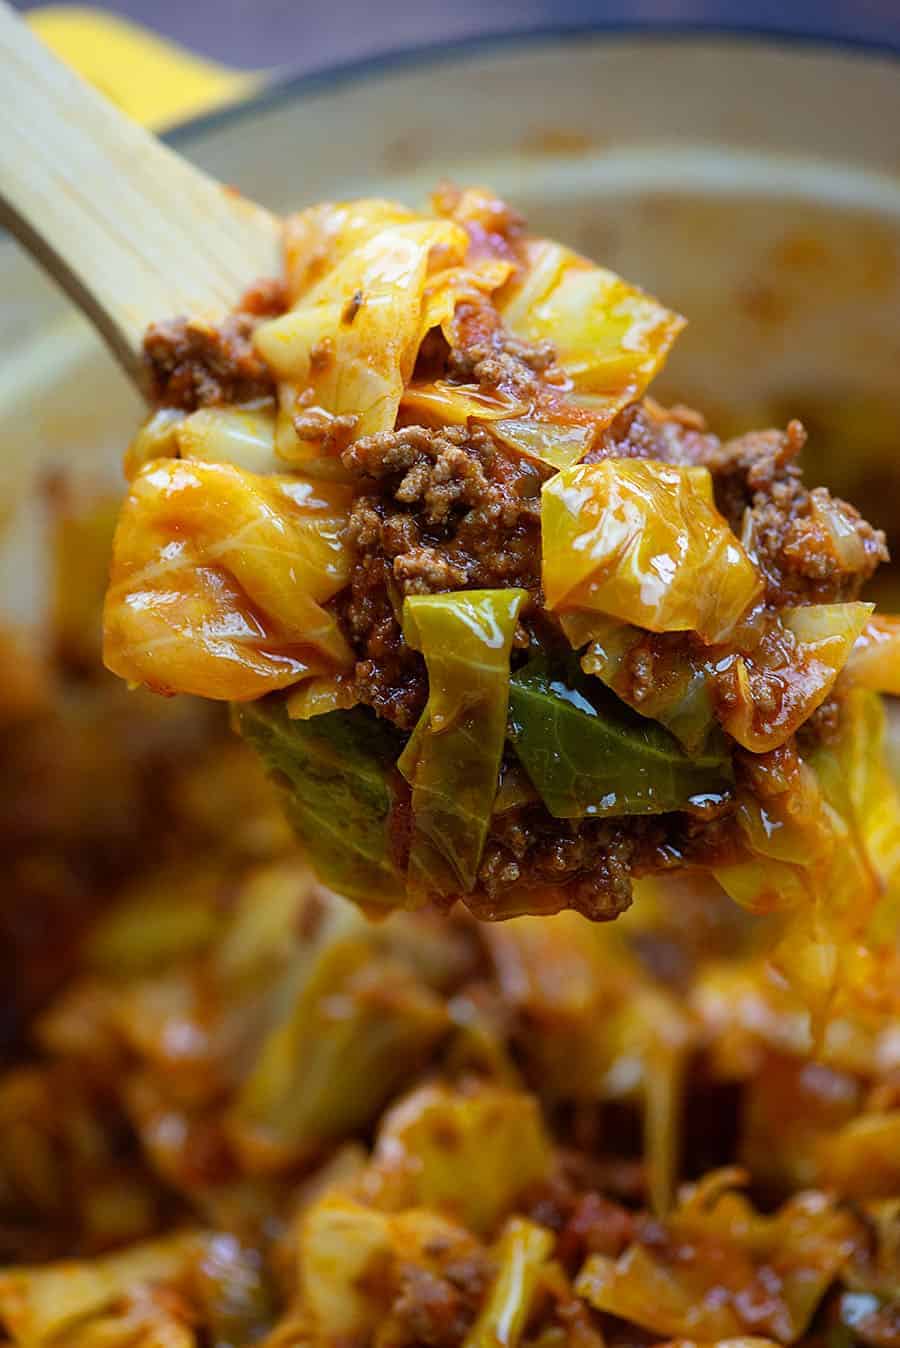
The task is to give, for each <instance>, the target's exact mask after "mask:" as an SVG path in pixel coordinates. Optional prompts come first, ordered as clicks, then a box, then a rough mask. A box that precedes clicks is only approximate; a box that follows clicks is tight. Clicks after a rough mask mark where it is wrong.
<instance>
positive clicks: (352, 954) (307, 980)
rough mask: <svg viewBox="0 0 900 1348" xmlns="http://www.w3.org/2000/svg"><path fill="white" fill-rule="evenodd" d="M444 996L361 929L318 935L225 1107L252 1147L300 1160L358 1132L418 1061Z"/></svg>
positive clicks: (444, 1019) (436, 1026) (438, 1028)
mask: <svg viewBox="0 0 900 1348" xmlns="http://www.w3.org/2000/svg"><path fill="white" fill-rule="evenodd" d="M448 1023H449V1021H448V1016H447V1012H446V1008H445V1005H444V1002H443V1001H442V1000H441V999H440V998H439V997H437V996H436V995H435V994H434V993H433V992H431V990H430V989H429V988H427V987H425V985H424V984H422V983H421V982H419V980H418V979H416V978H415V977H414V975H413V974H412V972H411V971H410V970H409V969H408V968H406V967H404V965H403V964H401V963H400V962H399V961H396V960H392V959H389V958H384V957H380V956H379V955H378V954H376V953H375V952H374V951H373V948H372V943H371V941H369V940H368V939H367V938H366V934H365V933H364V932H363V933H359V932H357V933H356V934H352V933H351V934H350V935H348V936H342V935H341V934H340V932H338V934H337V937H336V939H333V940H330V941H326V942H325V943H324V944H323V948H322V949H321V950H320V951H318V952H317V954H316V956H315V958H314V960H313V962H312V967H311V968H309V969H304V970H303V976H302V978H301V980H300V983H299V986H298V987H297V988H296V990H295V995H294V998H293V1004H292V1006H291V1009H290V1013H289V1014H288V1016H287V1017H286V1018H285V1020H284V1021H282V1022H281V1023H280V1024H278V1025H277V1026H276V1027H275V1029H274V1030H273V1031H272V1032H271V1034H270V1035H269V1036H268V1037H267V1038H266V1040H265V1041H264V1043H263V1045H262V1047H261V1049H260V1052H259V1054H258V1056H257V1059H256V1061H255V1063H254V1064H253V1066H252V1067H251V1069H250V1071H249V1074H248V1076H247V1078H246V1080H245V1081H244V1082H243V1084H242V1086H241V1089H240V1091H239V1093H238V1096H237V1099H236V1101H235V1103H234V1105H233V1107H232V1110H231V1113H230V1123H231V1125H232V1127H233V1128H236V1129H238V1130H239V1133H240V1135H241V1136H242V1137H245V1138H246V1139H247V1140H248V1141H249V1143H250V1145H251V1146H252V1147H253V1148H254V1150H255V1149H256V1148H258V1147H260V1146H262V1147H263V1148H264V1149H265V1151H266V1152H267V1153H268V1154H269V1155H270V1157H273V1158H277V1161H278V1163H279V1164H285V1163H287V1162H299V1161H309V1160H310V1159H312V1158H313V1157H314V1156H317V1155H321V1154H322V1153H323V1152H324V1150H325V1148H326V1147H327V1146H328V1144H330V1143H333V1142H335V1141H339V1140H340V1139H341V1138H345V1137H350V1136H352V1135H353V1134H354V1133H355V1132H358V1131H361V1130H362V1129H364V1128H367V1127H368V1126H369V1125H370V1124H371V1123H372V1121H373V1120H374V1119H375V1118H376V1117H377V1115H378V1113H379V1111H380V1110H381V1109H382V1108H383V1106H384V1105H385V1104H386V1103H387V1101H388V1100H389V1099H390V1098H391V1096H392V1095H393V1094H395V1093H396V1091H397V1090H398V1089H399V1088H400V1087H402V1086H403V1085H405V1084H406V1083H407V1082H408V1081H410V1080H411V1079H412V1078H413V1077H414V1076H415V1073H416V1072H417V1071H419V1070H421V1068H422V1067H423V1066H424V1065H425V1063H426V1062H427V1061H428V1056H429V1053H430V1051H431V1050H432V1049H433V1048H434V1046H435V1045H436V1043H437V1041H438V1039H439V1038H440V1037H441V1036H442V1035H443V1034H444V1032H445V1030H446V1028H447V1026H448Z"/></svg>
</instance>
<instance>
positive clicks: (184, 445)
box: [175, 407, 279, 473]
mask: <svg viewBox="0 0 900 1348" xmlns="http://www.w3.org/2000/svg"><path fill="white" fill-rule="evenodd" d="M175 441H176V444H177V447H178V450H179V452H180V455H181V457H182V458H183V459H198V460H200V461H201V462H203V463H231V464H233V465H234V466H235V468H244V469H246V470H247V472H250V473H274V472H276V471H277V469H278V467H279V464H278V459H277V458H276V457H275V412H274V409H273V408H271V407H199V408H198V409H197V411H196V412H192V413H191V415H190V416H189V417H185V419H184V421H182V422H180V423H179V425H178V426H177V428H176V430H175Z"/></svg>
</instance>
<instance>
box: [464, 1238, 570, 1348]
mask: <svg viewBox="0 0 900 1348" xmlns="http://www.w3.org/2000/svg"><path fill="white" fill-rule="evenodd" d="M554 1244H555V1238H554V1235H553V1232H552V1231H548V1230H547V1228H546V1227H544V1226H538V1225H537V1223H536V1222H530V1221H527V1220H526V1219H525V1218H524V1217H512V1218H510V1220H509V1222H507V1224H506V1227H505V1229H504V1231H503V1234H502V1236H501V1237H500V1240H499V1241H498V1242H497V1248H496V1251H495V1257H496V1260H497V1265H498V1268H497V1275H496V1277H495V1278H494V1282H493V1284H492V1286H491V1287H490V1289H489V1291H488V1294H487V1298H486V1300H485V1303H484V1306H483V1307H482V1309H481V1312H480V1314H479V1316H478V1319H477V1320H476V1321H475V1323H474V1325H473V1326H472V1328H471V1329H470V1330H469V1332H468V1334H467V1335H466V1337H465V1339H464V1340H463V1348H497V1345H498V1344H501V1345H503V1348H516V1345H517V1344H518V1343H519V1342H520V1341H521V1338H522V1335H523V1334H524V1332H525V1328H526V1326H527V1324H528V1317H529V1316H530V1315H531V1312H532V1310H533V1309H534V1304H535V1300H536V1298H537V1294H538V1291H539V1287H540V1278H541V1270H542V1268H543V1267H544V1265H545V1264H546V1262H547V1260H548V1259H549V1258H550V1255H551V1254H552V1252H553V1246H554Z"/></svg>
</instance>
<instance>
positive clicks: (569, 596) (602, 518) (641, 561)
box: [541, 459, 762, 642]
mask: <svg viewBox="0 0 900 1348" xmlns="http://www.w3.org/2000/svg"><path fill="white" fill-rule="evenodd" d="M541 530H542V538H543V584H544V594H545V597H546V602H547V606H548V608H550V609H555V610H557V611H566V610H569V609H590V610H591V611H593V612H597V613H604V614H608V615H610V616H611V617H614V618H621V619H622V620H623V621H624V622H631V623H635V624H636V625H637V626H639V627H645V628H648V629H649V630H650V631H651V632H677V631H694V632H697V633H699V635H700V636H701V638H702V639H703V640H704V641H706V642H713V641H720V640H722V638H723V637H725V636H727V634H728V633H729V632H730V631H731V629H732V628H733V627H734V624H735V623H736V622H737V620H738V618H740V617H741V615H742V614H743V613H744V612H745V610H746V609H748V608H749V607H750V605H751V604H752V603H753V602H754V600H756V599H757V598H758V597H759V595H760V594H761V592H762V578H761V577H760V575H759V573H758V572H757V570H756V567H755V566H754V565H753V563H752V562H751V560H750V558H749V557H748V556H747V554H746V552H745V551H744V549H743V548H742V547H741V544H740V542H739V540H738V539H737V538H736V537H735V535H734V533H733V532H732V531H731V529H730V528H729V527H728V524H727V523H726V521H725V520H724V519H723V517H722V516H721V515H720V514H719V512H718V511H717V510H716V508H715V506H714V505H713V503H712V485H711V479H710V476H709V473H708V471H707V469H705V468H677V467H673V466H672V465H671V464H665V463H658V462H655V461H653V460H649V459H605V460H603V461H602V462H601V463H593V464H579V465H577V466H575V467H574V468H566V469H564V470H563V471H562V472H560V473H557V474H556V476H555V477H552V478H551V479H550V480H549V482H546V483H545V484H544V489H543V499H542V506H541Z"/></svg>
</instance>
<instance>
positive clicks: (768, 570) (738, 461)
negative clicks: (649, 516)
mask: <svg viewBox="0 0 900 1348" xmlns="http://www.w3.org/2000/svg"><path fill="white" fill-rule="evenodd" d="M805 443H806V432H805V431H804V429H803V427H802V425H801V424H800V422H799V421H792V422H791V423H790V424H789V425H788V428H787V430H786V431H777V430H769V431H751V432H750V433H749V434H747V435H742V436H740V437H739V438H738V439H736V440H729V441H726V442H725V443H724V444H721V443H719V442H718V441H717V440H715V438H714V437H706V438H705V439H704V440H703V441H701V442H696V443H695V444H693V445H691V447H690V451H689V456H690V459H691V461H692V462H696V463H701V464H703V465H705V466H706V467H707V468H708V469H709V471H710V473H711V474H712V478H713V484H714V487H715V493H716V502H717V504H718V506H719V508H720V510H722V512H723V514H724V515H725V516H726V518H727V519H728V521H729V523H730V524H731V526H732V528H733V529H734V531H735V533H737V534H738V535H742V534H743V535H744V536H745V537H746V538H747V539H748V541H749V545H750V548H751V550H752V552H753V554H754V556H755V558H756V560H757V562H758V564H759V567H760V569H761V571H762V573H763V575H764V577H765V580H766V598H767V600H768V602H769V603H770V604H772V605H773V606H775V607H779V608H780V607H784V606H785V605H788V604H833V603H839V602H844V601H846V600H851V599H855V598H856V597H857V596H858V594H859V591H860V589H861V587H862V585H863V584H864V583H865V581H867V580H868V579H869V577H870V576H871V575H872V573H873V572H874V571H875V569H876V567H877V566H878V565H879V564H880V563H881V562H883V561H886V560H887V556H888V553H887V547H886V545H885V539H884V534H883V533H882V532H881V530H880V529H873V528H872V526H871V525H870V524H868V523H867V522H866V521H865V520H864V519H862V517H861V516H860V514H859V511H858V510H856V509H854V507H853V506H851V505H848V504H847V502H846V501H841V500H839V499H838V498H836V497H832V495H831V493H830V492H829V491H827V490H826V488H824V487H814V488H813V489H812V490H809V489H808V488H807V487H806V486H805V485H804V483H803V480H802V476H801V470H800V467H799V465H798V463H797V457H798V455H799V454H800V451H801V450H802V449H803V446H804V444H805Z"/></svg>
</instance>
